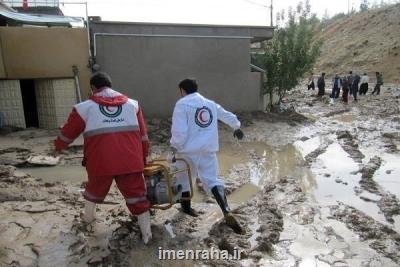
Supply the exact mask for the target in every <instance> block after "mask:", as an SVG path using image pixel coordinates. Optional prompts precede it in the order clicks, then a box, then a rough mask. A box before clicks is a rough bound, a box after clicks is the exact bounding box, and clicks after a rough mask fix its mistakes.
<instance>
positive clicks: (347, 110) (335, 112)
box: [324, 108, 350, 117]
mask: <svg viewBox="0 0 400 267" xmlns="http://www.w3.org/2000/svg"><path fill="white" fill-rule="evenodd" d="M349 111H350V109H348V108H346V109H339V110H334V111H331V112H328V113H327V114H325V115H324V117H332V116H335V115H339V114H343V113H347V112H349Z"/></svg>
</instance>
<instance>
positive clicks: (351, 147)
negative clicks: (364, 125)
mask: <svg viewBox="0 0 400 267" xmlns="http://www.w3.org/2000/svg"><path fill="white" fill-rule="evenodd" d="M336 136H337V139H338V140H339V143H340V145H341V146H342V148H343V150H344V151H346V152H347V153H348V154H349V155H350V157H351V158H352V159H354V161H355V162H358V163H361V162H362V159H363V158H364V157H365V156H364V154H363V153H361V151H360V150H359V148H358V144H357V143H356V141H355V137H354V136H353V135H351V133H350V132H349V131H337V132H336Z"/></svg>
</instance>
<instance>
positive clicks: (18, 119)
mask: <svg viewBox="0 0 400 267" xmlns="http://www.w3.org/2000/svg"><path fill="white" fill-rule="evenodd" d="M0 113H1V114H2V115H1V118H2V120H4V121H2V123H1V124H2V125H3V126H15V127H21V128H25V127H26V124H25V115H24V107H23V104H22V96H21V87H20V84H19V81H18V80H6V81H5V80H0Z"/></svg>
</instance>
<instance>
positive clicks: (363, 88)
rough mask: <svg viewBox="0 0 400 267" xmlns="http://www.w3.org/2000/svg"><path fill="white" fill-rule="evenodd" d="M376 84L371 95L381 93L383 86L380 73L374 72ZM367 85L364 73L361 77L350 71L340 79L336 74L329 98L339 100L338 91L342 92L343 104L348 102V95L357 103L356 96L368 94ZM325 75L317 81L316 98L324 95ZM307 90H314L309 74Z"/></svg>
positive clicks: (311, 76) (312, 78) (367, 81)
mask: <svg viewBox="0 0 400 267" xmlns="http://www.w3.org/2000/svg"><path fill="white" fill-rule="evenodd" d="M375 75H376V84H375V87H374V90H373V91H372V95H374V94H375V93H376V95H379V94H380V92H381V86H382V85H383V76H382V74H381V73H379V72H376V73H375ZM368 83H369V77H368V75H367V73H364V74H363V75H362V76H360V75H358V74H353V72H352V71H350V72H349V73H348V75H347V76H344V77H340V76H339V75H338V74H335V76H334V77H333V79H332V93H331V95H330V97H331V98H332V99H336V98H339V96H340V91H341V90H342V100H343V102H344V103H348V101H349V94H350V95H352V96H353V99H354V101H356V102H357V101H358V99H357V94H359V95H366V94H367V92H368ZM325 86H326V84H325V73H324V72H323V73H322V74H321V76H320V77H319V78H318V80H317V87H318V96H323V95H325ZM307 88H308V90H310V89H312V90H315V84H314V75H313V73H311V75H310V77H309V79H308V84H307Z"/></svg>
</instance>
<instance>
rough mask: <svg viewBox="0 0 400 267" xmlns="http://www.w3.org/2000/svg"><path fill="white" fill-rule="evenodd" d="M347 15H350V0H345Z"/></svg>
mask: <svg viewBox="0 0 400 267" xmlns="http://www.w3.org/2000/svg"><path fill="white" fill-rule="evenodd" d="M347 15H350V0H347Z"/></svg>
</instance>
